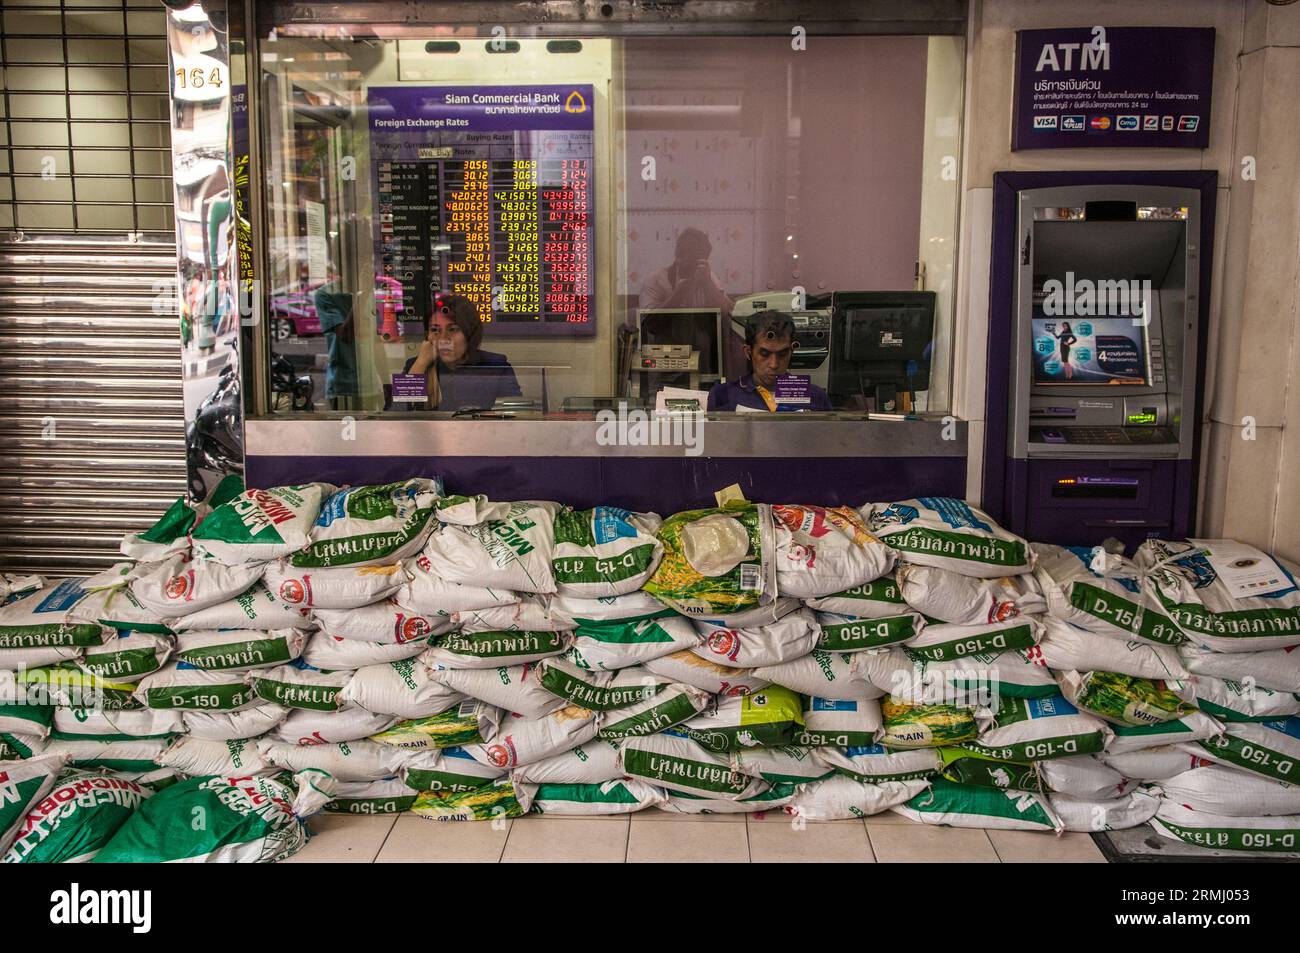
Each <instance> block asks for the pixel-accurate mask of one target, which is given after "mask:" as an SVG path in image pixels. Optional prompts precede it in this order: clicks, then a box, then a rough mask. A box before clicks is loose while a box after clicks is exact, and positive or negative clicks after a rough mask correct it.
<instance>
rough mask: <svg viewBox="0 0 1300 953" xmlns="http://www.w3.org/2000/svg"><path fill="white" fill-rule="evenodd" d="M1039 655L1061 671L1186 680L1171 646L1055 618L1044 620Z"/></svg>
mask: <svg viewBox="0 0 1300 953" xmlns="http://www.w3.org/2000/svg"><path fill="white" fill-rule="evenodd" d="M1037 655H1038V657H1039V658H1041V659H1042V660H1043V663H1044V664H1045V665H1047V666H1048V667H1049V668H1052V669H1056V670H1058V671H1062V670H1065V671H1068V670H1073V671H1077V672H1096V671H1102V672H1119V673H1120V674H1122V675H1132V676H1134V677H1135V678H1154V679H1166V678H1186V677H1187V669H1186V668H1184V667H1183V662H1182V659H1181V658H1180V657H1179V655H1178V650H1177V649H1175V648H1174V647H1173V646H1172V645H1161V644H1160V643H1159V642H1152V641H1149V640H1147V639H1128V640H1123V639H1119V638H1116V637H1115V636H1113V635H1099V634H1097V633H1096V632H1090V631H1088V630H1086V629H1080V628H1078V627H1076V626H1074V625H1071V624H1070V623H1069V622H1065V621H1063V620H1061V619H1058V618H1055V617H1054V616H1047V617H1046V618H1044V619H1043V637H1042V639H1041V640H1040V641H1039V643H1038V651H1037Z"/></svg>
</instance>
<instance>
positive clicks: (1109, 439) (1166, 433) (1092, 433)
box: [1029, 427, 1177, 447]
mask: <svg viewBox="0 0 1300 953" xmlns="http://www.w3.org/2000/svg"><path fill="white" fill-rule="evenodd" d="M1029 439H1030V440H1031V441H1032V442H1034V443H1051V444H1062V443H1069V444H1085V445H1089V446H1094V447H1095V446H1131V445H1133V444H1153V443H1175V442H1177V438H1176V437H1175V436H1174V433H1173V431H1172V430H1170V429H1169V428H1168V427H1032V428H1030V431H1029Z"/></svg>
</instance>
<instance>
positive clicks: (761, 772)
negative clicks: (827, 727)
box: [731, 745, 835, 784]
mask: <svg viewBox="0 0 1300 953" xmlns="http://www.w3.org/2000/svg"><path fill="white" fill-rule="evenodd" d="M812 750H813V749H811V748H807V747H803V746H801V745H780V746H777V747H774V748H745V749H742V750H740V751H733V752H732V753H731V764H732V766H733V767H734V768H735V769H736V770H737V771H739V772H740V773H742V774H748V775H749V776H750V777H752V778H762V779H763V780H764V781H768V782H770V783H772V784H808V783H810V782H812V781H820V780H822V779H823V778H828V777H831V776H832V775H833V774H834V773H835V769H834V768H831V767H828V766H827V765H826V764H825V763H824V762H822V761H819V760H818V759H817V758H815V757H813V753H812Z"/></svg>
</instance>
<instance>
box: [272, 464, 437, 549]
mask: <svg viewBox="0 0 1300 953" xmlns="http://www.w3.org/2000/svg"><path fill="white" fill-rule="evenodd" d="M441 493H442V490H441V487H440V486H439V483H438V481H436V480H425V479H419V478H415V479H410V480H406V481H403V482H399V483H385V484H383V485H380V486H353V487H348V488H347V489H345V490H339V491H338V492H336V493H335V494H334V495H332V496H330V497H329V498H328V499H327V500H325V501H324V503H322V504H321V507H320V514H319V515H318V516H317V517H316V521H315V522H314V523H313V524H312V527H311V531H310V542H309V543H308V544H307V546H306V547H305V548H303V549H300V550H299V551H298V552H295V553H293V554H292V555H291V556H290V557H289V562H290V564H291V565H293V566H294V567H295V568H298V569H307V568H323V567H326V566H376V565H389V564H392V563H395V562H398V561H399V560H402V559H405V558H407V557H408V556H413V555H414V554H416V553H418V552H419V551H420V550H421V549H422V548H423V547H424V543H425V540H426V539H428V536H429V533H430V532H431V531H432V530H433V529H434V527H435V526H436V525H437V523H436V521H435V520H434V518H433V510H434V505H435V503H436V502H437V500H438V497H439V496H441Z"/></svg>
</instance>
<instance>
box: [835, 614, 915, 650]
mask: <svg viewBox="0 0 1300 953" xmlns="http://www.w3.org/2000/svg"><path fill="white" fill-rule="evenodd" d="M816 618H817V627H818V629H819V630H820V632H819V633H818V636H817V648H819V649H821V650H822V651H824V652H863V651H870V650H874V649H886V648H889V647H890V646H892V645H906V644H907V643H908V642H911V641H912V640H913V639H915V638H916V637H917V636H918V635H920V634H921V629H923V628H924V627H925V621H924V620H923V619H922V618H921V616H920V614H919V613H916V612H905V613H902V614H899V615H891V616H881V617H877V618H872V617H861V616H851V615H839V614H837V613H834V612H818V613H817V614H816Z"/></svg>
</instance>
